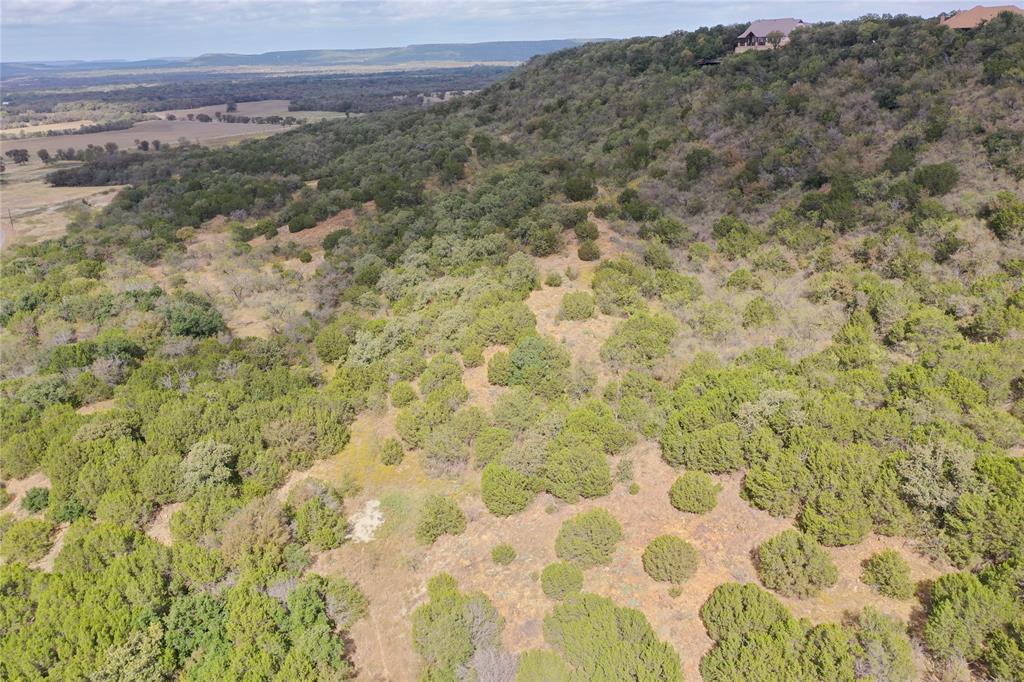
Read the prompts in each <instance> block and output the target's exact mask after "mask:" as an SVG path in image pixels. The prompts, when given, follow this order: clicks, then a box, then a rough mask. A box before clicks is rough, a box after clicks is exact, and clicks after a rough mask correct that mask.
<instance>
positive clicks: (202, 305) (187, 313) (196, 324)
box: [164, 292, 224, 337]
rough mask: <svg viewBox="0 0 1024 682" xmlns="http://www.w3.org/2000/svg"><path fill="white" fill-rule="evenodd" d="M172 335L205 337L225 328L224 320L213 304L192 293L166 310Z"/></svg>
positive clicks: (185, 295) (180, 298) (182, 296)
mask: <svg viewBox="0 0 1024 682" xmlns="http://www.w3.org/2000/svg"><path fill="white" fill-rule="evenodd" d="M164 317H165V318H166V319H167V324H168V325H169V326H170V330H171V333H172V334H177V335H180V336H194V337H203V336H210V335H212V334H216V333H217V332H219V331H221V330H222V329H223V328H224V318H223V317H221V314H220V313H219V312H218V311H217V309H216V308H215V307H214V306H213V303H211V302H210V301H208V300H206V299H205V298H202V297H201V296H197V295H196V294H193V293H191V292H187V293H184V294H181V295H180V296H178V297H176V298H175V299H173V300H172V301H171V302H170V303H169V304H168V305H167V308H166V309H165V310H164Z"/></svg>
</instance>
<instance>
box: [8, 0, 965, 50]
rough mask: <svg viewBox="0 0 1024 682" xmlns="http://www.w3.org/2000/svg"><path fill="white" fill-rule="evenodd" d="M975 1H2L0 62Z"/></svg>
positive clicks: (501, 34) (608, 27)
mask: <svg viewBox="0 0 1024 682" xmlns="http://www.w3.org/2000/svg"><path fill="white" fill-rule="evenodd" d="M974 4H976V2H975V1H974V0H959V1H958V0H949V1H947V2H935V1H932V0H898V1H897V0H874V1H870V0H866V1H863V2H858V1H853V0H802V1H797V2H778V1H775V0H762V1H760V2H757V1H754V2H750V1H748V2H732V1H730V0H722V1H718V2H715V1H713V0H704V1H703V2H697V1H694V0H475V1H470V0H0V60H3V61H52V60H68V59H90V60H92V59H145V58H153V57H192V56H197V55H200V54H205V53H209V52H241V53H259V52H270V51H275V50H303V49H330V48H337V49H341V48H362V47H392V46H402V45H412V44H419V43H460V42H484V41H491V40H541V39H551V38H626V37H630V36H638V35H665V34H667V33H671V32H672V31H676V30H686V29H694V28H697V27H700V26H713V25H715V24H730V23H742V22H744V21H748V20H752V19H768V18H775V17H797V18H800V19H803V20H804V21H836V20H841V19H852V18H856V17H859V16H863V15H864V14H869V13H875V14H884V13H889V14H915V15H919V16H935V15H937V14H938V13H939V12H941V11H944V10H950V9H954V8H957V7H960V6H965V7H966V6H973V5H974Z"/></svg>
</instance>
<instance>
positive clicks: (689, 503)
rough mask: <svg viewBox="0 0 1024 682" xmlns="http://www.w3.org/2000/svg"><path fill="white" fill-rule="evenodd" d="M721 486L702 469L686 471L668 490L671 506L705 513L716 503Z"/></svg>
mask: <svg viewBox="0 0 1024 682" xmlns="http://www.w3.org/2000/svg"><path fill="white" fill-rule="evenodd" d="M721 491H722V486H721V485H719V484H718V483H717V482H716V481H715V479H713V478H712V477H711V476H709V475H708V474H706V473H704V472H703V471H687V472H686V473H684V474H683V475H682V476H680V477H679V478H677V479H676V480H675V483H673V484H672V487H671V488H670V489H669V491H668V499H669V501H670V502H671V503H672V506H673V507H675V508H676V509H678V510H679V511H682V512H689V513H691V514H706V513H708V512H709V511H711V510H712V509H714V508H715V505H716V504H717V503H718V493H720V492H721Z"/></svg>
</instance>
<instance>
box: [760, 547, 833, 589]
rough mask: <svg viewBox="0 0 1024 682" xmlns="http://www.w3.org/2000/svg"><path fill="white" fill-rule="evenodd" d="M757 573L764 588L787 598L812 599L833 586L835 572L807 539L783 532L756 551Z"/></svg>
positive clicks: (824, 556) (819, 548)
mask: <svg viewBox="0 0 1024 682" xmlns="http://www.w3.org/2000/svg"><path fill="white" fill-rule="evenodd" d="M757 572H758V575H759V576H760V577H761V582H763V583H764V584H765V587H768V588H769V589H772V590H775V591H776V592H778V593H779V594H782V595H785V596H787V597H801V598H806V597H813V596H815V595H816V594H818V593H819V592H821V591H822V590H823V589H825V588H828V587H831V586H832V585H835V584H836V581H837V580H838V579H839V572H838V570H837V569H836V566H835V564H834V563H832V559H831V558H830V557H829V555H828V553H827V552H825V550H824V549H822V547H821V545H819V544H818V542H817V541H816V540H815V539H814V538H813V537H811V536H810V535H806V534H804V533H800V532H798V531H795V530H786V531H783V532H781V533H779V534H778V535H776V536H775V537H773V538H769V539H768V540H765V541H764V542H763V543H761V546H760V547H758V548H757Z"/></svg>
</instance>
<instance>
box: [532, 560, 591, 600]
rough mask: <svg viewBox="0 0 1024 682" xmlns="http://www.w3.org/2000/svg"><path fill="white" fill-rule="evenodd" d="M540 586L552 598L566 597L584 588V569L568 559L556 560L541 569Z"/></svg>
mask: <svg viewBox="0 0 1024 682" xmlns="http://www.w3.org/2000/svg"><path fill="white" fill-rule="evenodd" d="M540 587H541V589H542V590H544V594H546V595H547V596H548V597H550V598H551V599H556V600H561V599H565V598H566V597H568V596H569V595H571V594H575V593H577V592H579V591H580V590H581V589H583V571H582V570H580V568H579V567H578V566H576V565H574V564H570V563H568V562H566V561H556V562H555V563H552V564H548V565H547V566H545V567H544V570H543V571H541V573H540Z"/></svg>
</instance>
